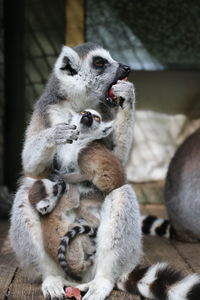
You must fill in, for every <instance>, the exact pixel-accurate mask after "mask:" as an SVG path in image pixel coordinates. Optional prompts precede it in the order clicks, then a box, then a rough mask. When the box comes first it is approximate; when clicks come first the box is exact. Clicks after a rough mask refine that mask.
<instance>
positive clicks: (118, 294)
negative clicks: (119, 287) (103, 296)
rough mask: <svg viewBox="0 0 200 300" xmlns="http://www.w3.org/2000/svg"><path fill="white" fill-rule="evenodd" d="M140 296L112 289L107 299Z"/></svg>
mask: <svg viewBox="0 0 200 300" xmlns="http://www.w3.org/2000/svg"><path fill="white" fill-rule="evenodd" d="M139 299H140V297H138V296H136V295H131V294H129V293H125V292H121V291H113V292H112V294H111V295H110V297H108V300H139Z"/></svg>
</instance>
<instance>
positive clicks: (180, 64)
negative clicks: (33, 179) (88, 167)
mask: <svg viewBox="0 0 200 300" xmlns="http://www.w3.org/2000/svg"><path fill="white" fill-rule="evenodd" d="M0 26H1V27H0V185H1V189H0V190H1V191H4V193H6V191H7V190H6V188H5V187H8V188H9V190H11V191H15V190H16V183H17V179H18V178H19V175H20V171H21V157H20V153H21V149H22V144H23V137H24V131H25V128H26V125H27V122H28V120H29V117H30V114H31V111H32V107H33V103H34V102H35V101H36V99H37V98H38V97H39V96H40V95H41V93H42V91H43V89H44V85H45V83H46V81H47V78H48V75H49V73H50V72H51V69H52V66H53V64H54V61H55V59H56V57H57V56H58V54H59V52H60V49H61V46H62V45H63V44H67V45H69V46H72V47H73V46H75V45H77V44H80V43H83V42H86V41H91V42H96V43H99V44H101V45H102V46H104V47H106V48H107V49H109V50H110V52H111V54H112V56H113V57H114V58H115V59H116V60H118V61H120V62H121V63H125V64H128V65H130V66H131V69H132V72H131V76H130V80H131V81H133V82H134V84H135V88H136V101H137V103H136V110H137V113H136V126H135V144H134V147H133V151H132V153H131V157H130V162H129V164H128V167H127V174H128V179H129V180H130V181H131V182H133V184H134V186H135V189H136V192H137V194H138V198H139V200H140V202H142V203H148V202H151V203H152V202H153V203H154V202H162V200H163V199H162V198H163V196H162V191H163V184H164V178H165V175H166V171H167V167H168V164H169V161H170V159H171V157H172V156H173V154H174V152H175V150H176V148H177V147H178V145H179V144H180V143H181V142H182V141H183V140H184V139H185V138H186V136H188V135H189V134H190V133H192V132H193V131H194V130H195V129H196V128H198V127H199V125H200V121H199V119H200V1H199V0H151V1H149V0H132V1H130V0H120V1H118V0H98V1H93V0H68V1H66V0H56V1H55V0H18V1H11V0H4V1H3V0H0Z"/></svg>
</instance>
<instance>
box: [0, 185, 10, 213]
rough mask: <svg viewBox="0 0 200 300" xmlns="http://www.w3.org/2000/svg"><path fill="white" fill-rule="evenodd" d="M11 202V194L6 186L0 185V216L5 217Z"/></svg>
mask: <svg viewBox="0 0 200 300" xmlns="http://www.w3.org/2000/svg"><path fill="white" fill-rule="evenodd" d="M12 203H13V195H12V194H11V193H10V192H9V191H8V188H7V187H6V186H3V185H1V186H0V218H7V217H8V216H9V213H10V209H11V207H12Z"/></svg>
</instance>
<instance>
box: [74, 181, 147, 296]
mask: <svg viewBox="0 0 200 300" xmlns="http://www.w3.org/2000/svg"><path fill="white" fill-rule="evenodd" d="M141 236H142V234H141V224H140V212H139V206H138V202H137V199H136V196H135V193H134V192H133V190H132V188H131V186H130V185H123V186H122V187H120V188H118V189H115V190H113V191H112V192H111V193H110V194H109V195H107V196H106V198H105V200H104V203H103V205H102V210H101V222H100V226H99V229H98V233H97V239H96V242H97V252H96V274H95V277H94V279H93V280H92V281H90V282H89V283H86V284H82V285H79V286H78V288H79V289H80V290H81V291H87V293H86V295H85V296H84V297H83V300H86V299H88V300H89V299H90V298H91V299H106V297H108V296H109V294H110V292H111V291H112V289H113V287H114V286H115V284H116V282H117V281H118V280H120V279H122V278H126V276H127V274H128V273H130V271H131V270H133V269H134V268H135V267H136V265H138V263H139V262H140V259H141V256H142V244H141V240H142V238H141Z"/></svg>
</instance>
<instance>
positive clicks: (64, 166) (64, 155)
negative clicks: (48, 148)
mask: <svg viewBox="0 0 200 300" xmlns="http://www.w3.org/2000/svg"><path fill="white" fill-rule="evenodd" d="M79 151H80V149H79V147H78V145H77V141H74V142H73V144H64V145H58V146H57V151H56V160H57V164H58V166H59V172H60V173H71V172H78V171H79V166H78V154H79Z"/></svg>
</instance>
